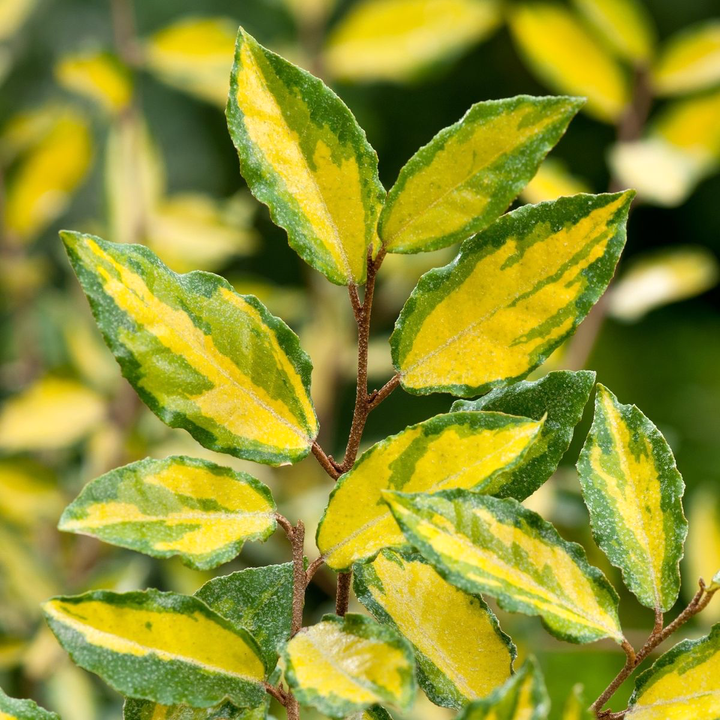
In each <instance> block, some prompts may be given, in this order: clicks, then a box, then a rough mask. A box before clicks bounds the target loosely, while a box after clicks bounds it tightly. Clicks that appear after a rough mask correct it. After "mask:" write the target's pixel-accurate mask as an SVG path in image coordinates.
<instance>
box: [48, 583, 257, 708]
mask: <svg viewBox="0 0 720 720" xmlns="http://www.w3.org/2000/svg"><path fill="white" fill-rule="evenodd" d="M43 610H44V612H45V617H46V619H47V621H48V624H49V625H50V628H51V629H52V631H53V632H54V633H55V636H56V637H57V639H58V640H59V641H60V644H61V645H62V646H63V648H65V650H67V652H68V653H69V654H70V657H72V659H73V660H74V661H75V663H76V664H77V665H79V666H80V667H82V668H84V669H85V670H89V671H90V672H94V673H97V674H98V675H100V677H102V678H103V680H105V682H107V683H108V684H109V685H110V686H111V687H113V688H114V689H115V690H117V691H118V692H121V693H123V694H124V695H127V696H128V697H134V698H140V699H145V700H153V701H155V702H158V703H161V704H163V705H174V704H184V705H190V706H192V707H198V708H203V707H212V706H213V705H217V704H218V703H220V702H222V701H223V700H225V699H228V700H230V702H232V703H233V704H234V705H236V706H238V707H256V706H257V705H259V704H261V703H262V702H263V700H264V697H265V691H264V688H263V685H262V683H263V680H264V679H265V677H266V674H267V673H266V669H265V665H264V663H263V660H262V658H261V651H260V649H259V647H258V645H257V643H256V642H255V640H254V639H253V638H252V636H251V635H250V634H249V633H248V632H247V631H246V630H244V629H242V628H238V627H235V626H234V625H233V624H232V623H230V622H228V621H227V620H225V619H224V618H223V617H221V616H220V615H218V614H217V613H215V612H214V611H212V610H211V609H210V608H209V607H208V606H207V605H205V603H203V602H201V601H200V600H198V599H197V598H194V597H188V596H185V595H178V594H176V593H162V592H159V591H157V590H147V591H145V592H129V593H114V592H108V591H104V590H98V591H95V592H89V593H85V594H84V595H78V596H75V597H58V598H53V599H52V600H49V601H48V602H46V603H45V605H44V606H43Z"/></svg>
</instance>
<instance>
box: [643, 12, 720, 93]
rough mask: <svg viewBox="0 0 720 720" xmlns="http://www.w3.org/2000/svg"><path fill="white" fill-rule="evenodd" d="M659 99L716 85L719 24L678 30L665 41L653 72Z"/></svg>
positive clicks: (719, 59)
mask: <svg viewBox="0 0 720 720" xmlns="http://www.w3.org/2000/svg"><path fill="white" fill-rule="evenodd" d="M653 82H654V86H655V89H656V91H657V92H659V93H660V94H662V95H679V94H682V93H689V92H694V91H696V90H703V89H705V88H709V87H713V86H715V85H718V84H720V20H718V19H712V20H708V21H705V22H703V23H700V24H698V25H694V26H692V27H690V28H686V29H684V30H681V31H680V32H679V33H678V34H677V35H674V36H673V37H671V38H670V40H668V42H667V43H666V44H665V46H664V47H663V49H662V52H661V54H660V56H659V57H658V59H657V62H656V63H655V66H654V68H653Z"/></svg>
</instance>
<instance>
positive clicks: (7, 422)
mask: <svg viewBox="0 0 720 720" xmlns="http://www.w3.org/2000/svg"><path fill="white" fill-rule="evenodd" d="M104 415H105V403H104V401H103V399H102V398H101V397H100V396H99V395H98V394H97V393H96V392H95V391H94V390H91V389H90V388H88V387H85V386H84V385H82V384H80V383H79V382H77V381H76V380H69V379H65V378H60V377H52V376H48V377H45V378H42V379H40V380H38V381H37V382H35V383H34V384H33V385H30V386H29V387H28V388H26V389H25V390H23V391H22V392H21V393H19V394H18V395H15V396H14V397H11V398H10V399H9V400H8V401H7V402H6V403H5V406H4V407H3V408H2V411H0V449H2V450H4V451H5V452H23V451H28V450H29V451H39V450H56V449H59V448H64V447H68V446H70V445H74V444H75V443H77V442H79V441H80V440H82V439H83V438H84V437H87V435H88V434H89V433H90V432H91V431H92V430H93V429H94V428H95V427H96V426H97V424H98V422H100V421H101V420H102V418H103V416H104Z"/></svg>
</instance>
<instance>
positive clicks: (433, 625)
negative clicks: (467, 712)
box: [353, 550, 516, 709]
mask: <svg viewBox="0 0 720 720" xmlns="http://www.w3.org/2000/svg"><path fill="white" fill-rule="evenodd" d="M353 579H354V590H355V595H356V596H357V598H358V600H360V602H361V603H362V604H363V605H364V606H365V607H366V608H367V609H368V610H369V611H370V612H371V613H372V614H373V616H374V617H375V618H376V619H377V620H378V621H379V622H381V623H383V624H389V625H392V626H394V627H395V628H397V630H399V631H400V632H401V633H402V635H403V636H404V637H405V638H406V639H407V640H409V641H410V643H412V646H413V649H414V650H415V660H416V662H417V666H418V681H419V683H420V687H422V689H423V690H424V691H425V693H426V695H427V696H428V697H429V698H430V700H432V701H433V702H434V703H435V704H437V705H442V706H444V707H450V708H458V709H459V708H462V707H464V706H465V705H467V703H468V702H470V701H471V700H475V699H477V698H482V697H485V696H486V695H488V694H489V693H490V692H491V691H492V690H494V689H495V688H496V687H499V686H500V685H502V684H503V683H504V682H505V681H506V680H507V679H508V678H509V677H510V675H511V674H512V664H513V660H514V659H515V656H516V650H515V646H514V645H513V643H512V641H511V640H510V638H509V637H508V636H507V635H506V634H505V633H504V632H503V631H502V630H501V629H500V625H499V623H498V621H497V618H496V617H495V615H494V614H493V613H492V611H491V610H490V608H488V606H487V605H486V604H485V601H484V600H483V599H482V598H481V597H480V596H479V595H468V594H467V593H465V592H463V591H462V590H459V589H458V588H456V587H455V586H453V585H451V584H450V583H448V582H447V581H445V580H443V578H442V577H440V575H438V573H437V572H436V571H435V570H434V569H433V568H432V566H431V565H430V564H429V563H428V562H427V561H426V560H424V559H423V557H422V556H421V555H418V554H417V553H413V552H402V553H399V552H396V551H394V550H382V551H381V552H380V553H379V554H378V555H377V557H376V558H375V559H374V560H373V561H372V562H368V563H356V564H355V565H354V566H353Z"/></svg>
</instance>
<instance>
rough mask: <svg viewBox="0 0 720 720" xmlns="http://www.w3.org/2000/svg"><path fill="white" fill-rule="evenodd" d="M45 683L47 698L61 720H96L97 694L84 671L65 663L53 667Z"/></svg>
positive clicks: (98, 704)
mask: <svg viewBox="0 0 720 720" xmlns="http://www.w3.org/2000/svg"><path fill="white" fill-rule="evenodd" d="M45 682H46V688H47V694H48V698H49V699H50V700H51V702H52V706H53V707H54V708H55V709H56V710H57V711H58V714H59V715H60V717H61V718H62V720H97V718H98V717H99V716H100V714H101V709H100V703H99V702H98V700H99V698H98V693H97V690H96V689H95V686H94V685H93V682H92V678H91V677H90V675H88V674H87V673H86V672H85V671H84V670H81V669H80V668H79V667H77V666H75V665H73V664H72V663H71V662H68V661H65V662H63V663H61V664H60V666H59V667H54V668H53V669H52V672H51V673H50V675H49V676H48V678H47V680H46V681H45Z"/></svg>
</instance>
